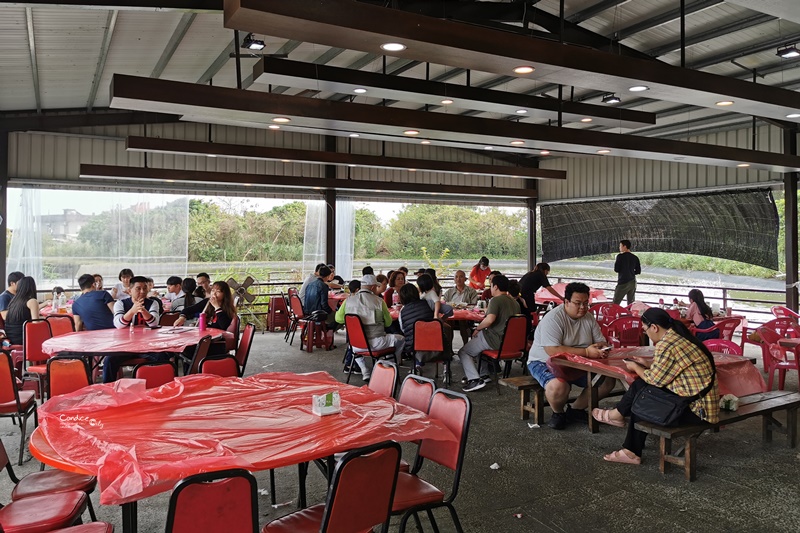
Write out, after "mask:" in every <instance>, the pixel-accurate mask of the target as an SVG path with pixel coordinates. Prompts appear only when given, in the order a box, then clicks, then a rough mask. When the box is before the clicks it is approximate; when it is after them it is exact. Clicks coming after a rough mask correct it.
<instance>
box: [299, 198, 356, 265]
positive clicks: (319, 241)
mask: <svg viewBox="0 0 800 533" xmlns="http://www.w3.org/2000/svg"><path fill="white" fill-rule="evenodd" d="M328 209H330V207H329V206H328V205H327V204H326V203H325V202H324V201H322V200H309V201H307V202H306V229H305V239H304V241H303V276H304V277H305V276H306V275H308V274H310V273H312V272H314V267H315V266H317V265H318V264H319V263H325V262H326V261H327V259H326V257H325V248H326V240H325V224H326V216H327V210H328ZM355 232H356V208H355V202H352V201H350V200H340V201H337V202H336V258H335V266H336V273H337V274H338V275H340V276H341V277H342V278H344V279H345V281H347V280H350V279H353V246H354V244H355Z"/></svg>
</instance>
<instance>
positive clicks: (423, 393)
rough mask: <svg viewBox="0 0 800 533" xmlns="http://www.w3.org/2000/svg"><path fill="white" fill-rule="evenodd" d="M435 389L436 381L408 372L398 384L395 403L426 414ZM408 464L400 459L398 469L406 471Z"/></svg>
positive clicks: (408, 468) (415, 442)
mask: <svg viewBox="0 0 800 533" xmlns="http://www.w3.org/2000/svg"><path fill="white" fill-rule="evenodd" d="M435 390H436V382H435V381H433V380H432V379H429V378H425V377H422V376H417V375H416V374H409V375H407V376H406V377H405V379H403V383H402V385H400V393H399V394H398V395H397V403H401V404H403V405H407V406H409V407H412V408H414V409H416V410H417V411H422V412H423V413H425V414H428V409H429V408H430V406H431V397H432V396H433V392H434V391H435ZM413 442H414V444H417V445H419V441H418V440H416V441H413ZM410 468H411V467H410V465H409V464H408V462H407V461H405V460H403V459H400V471H401V472H408V471H409V470H410Z"/></svg>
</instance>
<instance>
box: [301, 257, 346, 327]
mask: <svg viewBox="0 0 800 533" xmlns="http://www.w3.org/2000/svg"><path fill="white" fill-rule="evenodd" d="M317 274H318V276H317V279H315V280H314V281H312V282H311V283H309V284H308V287H306V296H305V298H304V299H303V311H304V312H305V314H306V317H310V316H311V315H312V314H313V313H314V312H318V311H324V312H325V313H326V314H327V316H326V317H325V320H324V321H325V324H326V325H327V326H328V331H329V332H330V331H335V330H336V329H337V327H338V326H337V324H336V316H335V315H334V311H333V309H331V306H330V304H329V303H328V291H329V290H330V289H329V288H328V281H330V279H331V275H332V274H331V269H330V268H328V266H327V265H322V266H321V267H319V271H318V272H317Z"/></svg>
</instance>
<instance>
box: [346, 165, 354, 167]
mask: <svg viewBox="0 0 800 533" xmlns="http://www.w3.org/2000/svg"><path fill="white" fill-rule="evenodd" d="M347 166H348V167H350V168H353V167H354V166H355V165H347Z"/></svg>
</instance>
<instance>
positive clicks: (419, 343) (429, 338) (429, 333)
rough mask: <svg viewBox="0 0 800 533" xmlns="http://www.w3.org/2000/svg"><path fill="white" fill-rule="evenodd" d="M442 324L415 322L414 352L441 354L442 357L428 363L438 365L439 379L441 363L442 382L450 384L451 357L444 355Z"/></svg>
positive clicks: (432, 321)
mask: <svg viewBox="0 0 800 533" xmlns="http://www.w3.org/2000/svg"><path fill="white" fill-rule="evenodd" d="M442 330H443V328H442V323H441V322H440V321H439V320H418V321H416V322H414V351H415V352H439V353H440V354H441V356H440V357H439V358H437V359H431V360H430V361H428V362H435V363H436V377H437V378H438V377H439V363H442V366H443V367H444V370H443V371H442V382H443V383H445V384H446V385H449V384H450V380H451V374H450V356H449V355H448V356H445V355H444V337H443V335H444V334H443V331H442Z"/></svg>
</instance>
